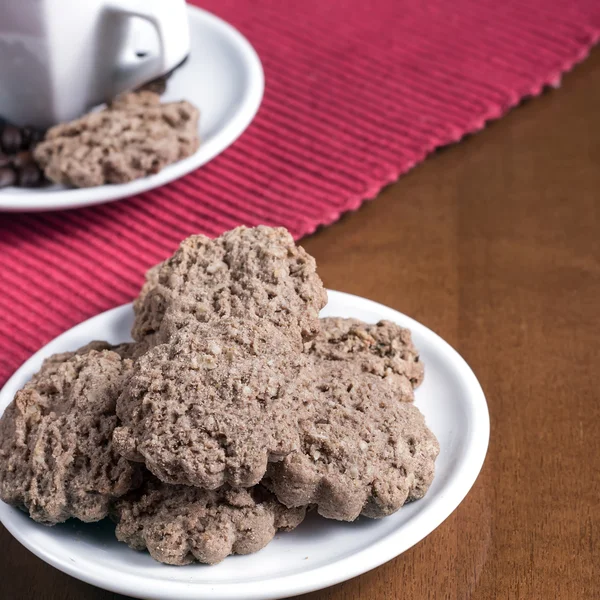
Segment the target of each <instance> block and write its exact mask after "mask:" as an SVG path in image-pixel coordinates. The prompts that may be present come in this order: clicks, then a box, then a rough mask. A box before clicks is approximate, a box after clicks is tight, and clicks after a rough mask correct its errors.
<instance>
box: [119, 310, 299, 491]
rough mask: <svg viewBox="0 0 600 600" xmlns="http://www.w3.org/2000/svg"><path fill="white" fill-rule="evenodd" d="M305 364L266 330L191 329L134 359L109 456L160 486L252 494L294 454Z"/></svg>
mask: <svg viewBox="0 0 600 600" xmlns="http://www.w3.org/2000/svg"><path fill="white" fill-rule="evenodd" d="M305 360H306V357H305V355H304V354H302V353H300V352H298V351H297V350H296V349H295V347H294V344H293V342H291V341H290V340H289V338H288V337H287V336H286V335H284V334H283V333H282V332H281V331H280V330H279V329H278V328H277V327H275V326H274V325H272V324H270V323H268V322H263V323H260V322H258V321H256V320H254V321H240V320H237V319H232V318H226V319H221V320H218V321H215V322H212V323H209V324H201V323H196V324H194V325H190V326H188V328H187V329H182V330H180V331H179V332H177V333H176V334H175V335H174V336H173V337H172V338H171V339H170V341H169V342H167V343H165V344H160V345H158V346H155V347H154V348H153V349H151V350H149V351H148V352H147V353H146V354H144V355H143V356H142V357H141V358H140V359H138V360H137V362H136V364H135V367H134V371H133V375H132V376H131V378H130V379H129V381H128V384H127V386H126V387H125V389H124V391H123V394H122V395H121V397H120V398H119V400H118V406H117V414H118V415H119V417H120V419H121V421H122V426H120V427H118V428H117V429H116V430H115V433H114V438H113V439H114V443H115V447H116V448H117V450H118V451H119V452H120V453H121V454H123V456H125V457H127V458H128V459H130V460H136V461H144V462H145V464H146V466H147V467H148V469H149V470H150V471H152V473H154V474H155V475H156V476H157V477H159V478H160V479H161V480H163V481H165V482H168V483H172V484H186V485H195V486H199V487H204V488H208V489H215V488H217V487H218V486H220V485H223V484H225V483H230V484H232V485H235V486H242V487H249V486H251V485H254V484H256V483H258V482H259V481H260V479H261V478H262V476H263V475H264V473H265V470H266V468H267V461H273V460H281V459H282V458H283V457H284V456H286V455H287V454H288V453H289V452H291V451H292V450H293V449H295V448H297V447H298V443H299V441H298V427H297V423H296V415H297V407H298V406H299V405H302V402H303V399H302V394H303V388H302V386H300V385H299V382H302V381H303V379H301V378H300V377H299V375H300V373H301V372H302V371H303V367H304V362H305Z"/></svg>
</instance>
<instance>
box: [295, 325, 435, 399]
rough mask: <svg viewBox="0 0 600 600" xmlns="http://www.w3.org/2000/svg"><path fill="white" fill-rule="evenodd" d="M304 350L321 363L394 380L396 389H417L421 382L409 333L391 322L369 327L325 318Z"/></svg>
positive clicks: (420, 365) (419, 367) (421, 372)
mask: <svg viewBox="0 0 600 600" xmlns="http://www.w3.org/2000/svg"><path fill="white" fill-rule="evenodd" d="M305 348H306V351H307V352H308V353H309V354H311V355H313V356H315V357H319V358H322V359H324V360H329V361H346V362H348V361H351V362H354V363H357V364H360V365H361V367H362V369H363V370H364V371H367V372H369V373H374V374H376V375H380V376H381V377H394V378H396V379H397V383H398V385H403V384H405V385H407V386H408V385H410V386H411V387H413V388H416V387H417V386H418V385H420V384H421V382H422V381H423V375H424V370H423V363H422V362H421V360H420V357H419V351H418V350H417V349H416V348H415V346H414V344H413V342H412V336H411V333H410V330H409V329H406V328H405V327H401V326H400V325H397V324H396V323H392V322H391V321H379V322H378V323H376V324H375V325H371V324H368V323H363V321H360V320H359V319H344V318H342V317H326V318H324V319H321V329H320V331H319V333H318V334H317V336H315V338H314V339H312V340H310V341H309V342H307V343H306V345H305Z"/></svg>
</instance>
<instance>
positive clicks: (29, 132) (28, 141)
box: [21, 125, 44, 150]
mask: <svg viewBox="0 0 600 600" xmlns="http://www.w3.org/2000/svg"><path fill="white" fill-rule="evenodd" d="M21 135H22V137H23V140H22V142H21V148H22V149H23V150H33V148H35V146H37V144H39V143H40V142H41V141H42V140H43V139H44V132H43V131H40V130H39V129H36V128H35V127H32V126H31V125H25V127H21Z"/></svg>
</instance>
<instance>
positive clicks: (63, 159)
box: [34, 92, 200, 187]
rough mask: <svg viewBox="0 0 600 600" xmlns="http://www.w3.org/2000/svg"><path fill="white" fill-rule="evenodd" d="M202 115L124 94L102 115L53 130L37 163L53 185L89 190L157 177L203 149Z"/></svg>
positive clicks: (152, 97) (185, 105)
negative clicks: (163, 170) (200, 128)
mask: <svg viewBox="0 0 600 600" xmlns="http://www.w3.org/2000/svg"><path fill="white" fill-rule="evenodd" d="M198 118H199V114H198V110H197V109H196V108H195V107H194V106H192V105H191V104H190V103H189V102H185V101H184V102H171V103H167V104H161V102H160V96H158V95H157V94H153V93H152V92H138V93H130V94H125V95H124V96H122V97H120V98H119V99H117V100H116V101H115V102H113V104H112V105H110V106H108V107H107V108H105V109H104V110H101V111H99V112H93V113H89V114H87V115H85V116H84V117H81V118H80V119H77V120H75V121H72V122H70V123H64V124H60V125H56V126H55V127H52V128H51V129H50V130H49V131H48V132H47V133H46V137H45V139H44V141H43V142H41V143H40V144H39V145H38V146H37V147H36V149H35V153H34V155H35V159H36V161H37V162H38V164H39V165H40V166H41V167H42V168H43V169H44V174H45V175H46V177H47V178H48V179H50V180H51V181H54V182H55V183H61V184H64V185H70V186H75V187H91V186H97V185H104V184H107V183H126V182H128V181H133V180H134V179H139V178H140V177H145V176H147V175H152V174H154V173H158V172H159V171H160V170H161V169H162V168H164V167H165V166H167V165H168V164H171V163H174V162H176V161H178V160H181V159H182V158H185V157H187V156H190V155H191V154H193V153H194V152H195V151H196V150H197V149H198V146H199V143H200V142H199V139H198Z"/></svg>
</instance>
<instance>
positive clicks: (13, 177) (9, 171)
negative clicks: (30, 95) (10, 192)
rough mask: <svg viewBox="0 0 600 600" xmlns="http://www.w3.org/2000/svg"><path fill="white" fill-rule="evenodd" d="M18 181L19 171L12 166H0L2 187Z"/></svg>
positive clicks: (0, 186) (0, 185)
mask: <svg viewBox="0 0 600 600" xmlns="http://www.w3.org/2000/svg"><path fill="white" fill-rule="evenodd" d="M15 183H17V173H16V171H15V170H14V169H13V168H12V167H1V168H0V188H3V187H8V186H9V185H15Z"/></svg>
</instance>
